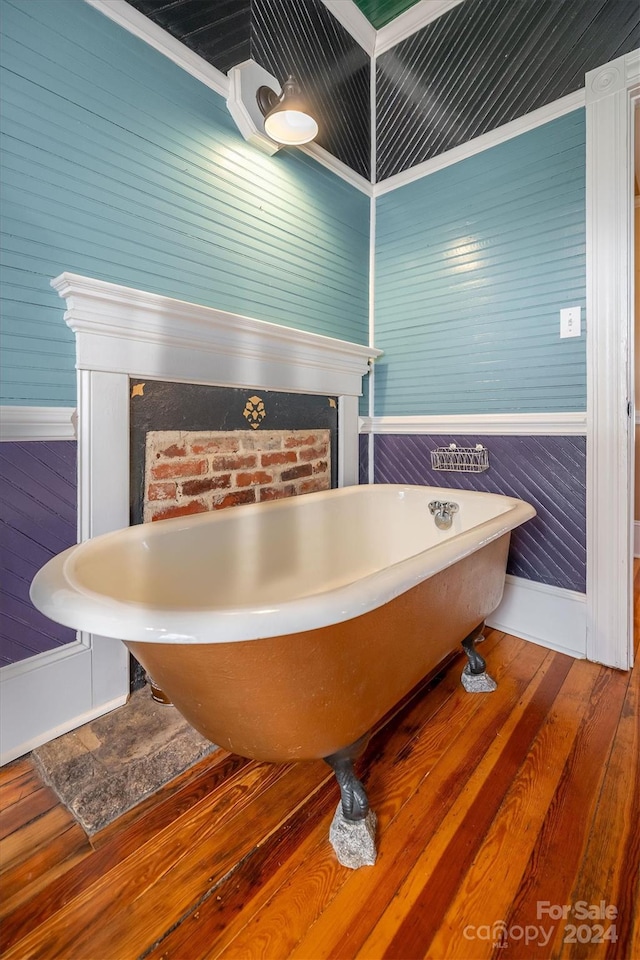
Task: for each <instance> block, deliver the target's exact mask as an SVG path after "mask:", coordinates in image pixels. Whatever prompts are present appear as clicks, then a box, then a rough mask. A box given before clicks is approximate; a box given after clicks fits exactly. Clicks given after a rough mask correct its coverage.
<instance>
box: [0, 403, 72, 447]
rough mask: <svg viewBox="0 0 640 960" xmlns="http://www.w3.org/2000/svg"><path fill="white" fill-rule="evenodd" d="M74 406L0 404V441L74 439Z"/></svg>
mask: <svg viewBox="0 0 640 960" xmlns="http://www.w3.org/2000/svg"><path fill="white" fill-rule="evenodd" d="M75 412H76V411H75V407H23V406H11V405H9V404H6V405H3V406H0V441H22V440H75V438H76V431H75Z"/></svg>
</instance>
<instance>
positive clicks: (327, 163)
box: [294, 143, 374, 197]
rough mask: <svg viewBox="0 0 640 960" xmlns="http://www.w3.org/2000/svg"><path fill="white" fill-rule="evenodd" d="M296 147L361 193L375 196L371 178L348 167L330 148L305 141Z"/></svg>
mask: <svg viewBox="0 0 640 960" xmlns="http://www.w3.org/2000/svg"><path fill="white" fill-rule="evenodd" d="M294 149H295V150H299V151H300V152H301V153H306V155H307V156H308V157H313V159H314V160H315V161H316V162H317V163H320V164H322V166H323V167H326V168H327V170H331V172H332V173H335V174H336V176H338V177H340V179H341V180H346V181H347V183H350V184H351V186H352V187H355V188H356V189H357V190H360V192H361V193H365V194H366V195H367V196H368V197H372V196H373V189H374V188H373V184H372V183H370V182H369V180H367V179H366V178H365V177H363V176H362V175H361V174H359V173H356V172H355V170H352V169H351V167H348V166H347V164H346V163H343V162H342V160H338V158H337V157H334V155H333V154H332V153H329V151H328V150H325V148H324V147H321V146H320V144H319V143H305V144H303V145H302V146H301V147H295V148H294Z"/></svg>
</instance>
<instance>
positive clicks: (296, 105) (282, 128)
mask: <svg viewBox="0 0 640 960" xmlns="http://www.w3.org/2000/svg"><path fill="white" fill-rule="evenodd" d="M256 99H257V102H258V106H259V107H260V112H261V113H262V115H263V116H264V130H265V133H266V134H267V136H269V137H271V139H272V140H275V141H276V143H282V144H284V145H288V146H300V144H303V143H309V142H310V141H311V140H313V139H314V138H315V137H316V136H317V135H318V124H317V123H316V121H315V119H314V118H313V117H312V115H311V113H310V112H309V107H308V104H307V102H306V100H305V99H304V97H303V96H302V91H301V90H300V85H299V84H298V82H297V80H295V79H294V77H292V76H291V75H289V77H288V79H287V80H285V83H284V87H283V90H282V94H281V95H280V96H278V94H277V93H276V92H275V91H274V90H272V89H271V87H267V86H265V85H262V86H260V87H258V91H257V94H256Z"/></svg>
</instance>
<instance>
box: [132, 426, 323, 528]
mask: <svg viewBox="0 0 640 960" xmlns="http://www.w3.org/2000/svg"><path fill="white" fill-rule="evenodd" d="M330 444H331V436H330V431H329V430H326V429H324V430H308V429H307V430H265V431H263V432H259V433H247V432H246V431H241V430H230V431H215V430H214V431H210V432H208V433H202V432H200V431H197V430H196V431H183V430H152V431H149V433H147V442H146V456H145V485H144V503H143V521H144V522H145V523H147V522H149V521H154V520H164V519H168V518H170V517H183V516H188V515H190V514H195V513H203V512H205V511H207V510H221V509H224V508H225V507H234V506H238V505H240V504H243V503H260V502H264V501H267V500H279V499H281V498H282V497H293V496H298V495H300V494H304V493H313V492H315V491H318V490H329V489H330V487H331V446H330Z"/></svg>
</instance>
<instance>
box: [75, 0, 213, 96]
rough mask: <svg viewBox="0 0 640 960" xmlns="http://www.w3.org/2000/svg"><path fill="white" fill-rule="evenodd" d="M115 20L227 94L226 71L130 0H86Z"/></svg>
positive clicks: (184, 68) (200, 79) (192, 74)
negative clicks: (205, 58)
mask: <svg viewBox="0 0 640 960" xmlns="http://www.w3.org/2000/svg"><path fill="white" fill-rule="evenodd" d="M85 3H88V4H89V6H91V7H94V9H96V10H98V11H99V12H100V13H103V14H104V15H105V17H109V19H110V20H113V21H114V23H117V24H118V25H119V26H121V27H124V29H125V30H127V31H128V32H129V33H132V34H133V35H134V36H135V37H138V38H139V39H140V40H143V41H144V42H145V43H148V44H149V46H150V47H153V48H154V50H157V51H158V53H161V54H162V55H163V56H165V57H168V58H169V60H172V61H173V63H175V64H176V65H177V66H178V67H180V68H181V69H182V70H186V72H187V73H190V74H191V76H192V77H195V78H196V80H199V81H200V83H204V85H205V86H207V87H210V88H211V90H215V92H216V93H219V94H220V96H222V97H226V96H227V93H228V90H229V81H228V79H227V77H226V76H225V74H224V73H222V72H221V71H220V70H217V69H216V68H215V67H214V66H212V65H211V64H210V63H208V62H207V61H206V60H204V59H203V58H202V57H199V56H198V54H197V53H193V51H192V50H189V48H188V47H185V45H184V43H181V42H180V41H179V40H176V38H175V37H172V36H171V34H170V33H167V31H166V30H163V29H162V27H159V26H157V24H155V23H153V22H152V21H151V20H150V19H149V18H148V17H145V15H144V14H143V13H140V11H139V10H136V8H135V7H132V6H131V5H130V4H129V3H127V0H85Z"/></svg>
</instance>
